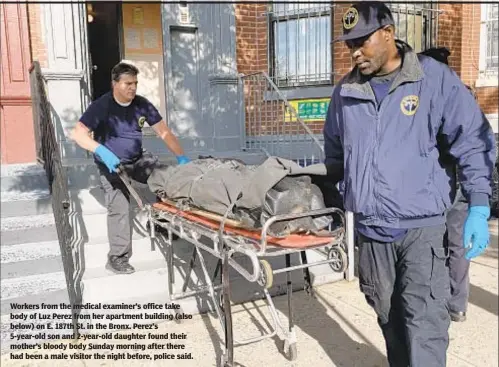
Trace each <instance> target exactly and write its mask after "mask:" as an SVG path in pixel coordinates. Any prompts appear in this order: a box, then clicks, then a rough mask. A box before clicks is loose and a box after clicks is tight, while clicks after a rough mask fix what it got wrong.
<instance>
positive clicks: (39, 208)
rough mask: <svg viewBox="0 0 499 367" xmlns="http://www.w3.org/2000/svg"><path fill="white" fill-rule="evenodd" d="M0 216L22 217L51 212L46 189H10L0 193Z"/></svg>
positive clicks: (48, 193) (50, 201) (50, 202)
mask: <svg viewBox="0 0 499 367" xmlns="http://www.w3.org/2000/svg"><path fill="white" fill-rule="evenodd" d="M0 212H1V218H10V217H24V216H32V215H43V214H50V213H52V200H51V196H50V192H49V190H48V189H35V190H29V191H19V190H10V191H7V192H2V195H1V210H0Z"/></svg>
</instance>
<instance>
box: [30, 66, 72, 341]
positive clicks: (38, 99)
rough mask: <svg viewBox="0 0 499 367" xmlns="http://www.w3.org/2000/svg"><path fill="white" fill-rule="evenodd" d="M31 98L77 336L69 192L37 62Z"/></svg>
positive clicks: (31, 72) (32, 77)
mask: <svg viewBox="0 0 499 367" xmlns="http://www.w3.org/2000/svg"><path fill="white" fill-rule="evenodd" d="M30 84H31V97H32V107H33V122H34V126H35V138H36V152H37V159H38V161H39V162H40V163H41V164H43V166H44V168H45V173H46V174H47V179H48V184H49V190H50V194H51V198H52V210H53V213H54V217H55V225H56V228H57V236H58V238H59V246H60V250H61V256H62V262H63V266H64V275H65V277H66V285H67V289H68V294H69V302H70V304H71V314H72V321H73V332H74V335H75V337H77V336H78V328H77V322H76V316H77V315H76V314H77V313H78V312H77V310H76V307H75V304H76V303H77V292H76V287H75V284H76V282H75V274H76V272H75V260H74V257H73V251H72V246H71V244H72V243H73V237H74V231H73V229H72V227H71V224H70V219H69V209H70V202H69V191H68V183H67V178H66V174H65V172H64V168H63V166H62V161H61V154H60V151H59V146H58V144H57V139H56V135H55V129H54V126H53V124H52V117H51V109H50V103H49V101H48V98H47V93H46V90H45V88H46V83H45V80H44V78H43V75H42V72H41V68H40V64H39V62H37V61H34V62H33V64H32V67H31V69H30Z"/></svg>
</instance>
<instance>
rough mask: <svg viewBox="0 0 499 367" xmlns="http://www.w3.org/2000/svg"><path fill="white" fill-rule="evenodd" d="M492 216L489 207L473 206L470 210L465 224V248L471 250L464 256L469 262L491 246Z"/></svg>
mask: <svg viewBox="0 0 499 367" xmlns="http://www.w3.org/2000/svg"><path fill="white" fill-rule="evenodd" d="M489 216H490V208H489V207H488V206H472V207H470V208H469V210H468V217H467V218H466V221H465V222H464V229H463V246H464V247H465V248H469V250H468V251H467V252H466V255H465V256H464V257H465V258H466V259H467V260H471V259H472V258H474V257H477V256H479V255H480V254H481V253H482V252H484V251H485V249H486V248H487V246H488V245H489V225H488V223H487V220H488V219H489Z"/></svg>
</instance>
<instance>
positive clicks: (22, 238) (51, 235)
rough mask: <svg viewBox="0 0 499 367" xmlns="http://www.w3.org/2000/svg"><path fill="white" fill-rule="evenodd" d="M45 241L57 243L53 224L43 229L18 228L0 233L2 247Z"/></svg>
mask: <svg viewBox="0 0 499 367" xmlns="http://www.w3.org/2000/svg"><path fill="white" fill-rule="evenodd" d="M46 241H58V237H57V229H56V227H55V223H54V224H52V225H48V226H44V227H32V228H20V229H13V230H8V231H7V230H6V231H4V230H2V232H1V233H0V245H1V246H2V247H3V246H10V245H16V244H20V243H37V242H46Z"/></svg>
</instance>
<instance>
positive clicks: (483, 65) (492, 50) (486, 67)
mask: <svg viewBox="0 0 499 367" xmlns="http://www.w3.org/2000/svg"><path fill="white" fill-rule="evenodd" d="M498 13H499V5H498V4H482V7H481V20H482V22H481V30H480V74H481V77H482V78H487V77H489V76H495V77H497V74H498V67H499V61H498V56H499V55H498V54H499V41H498V38H497V33H498V31H499V29H498V28H499V27H498V18H499V16H498Z"/></svg>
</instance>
